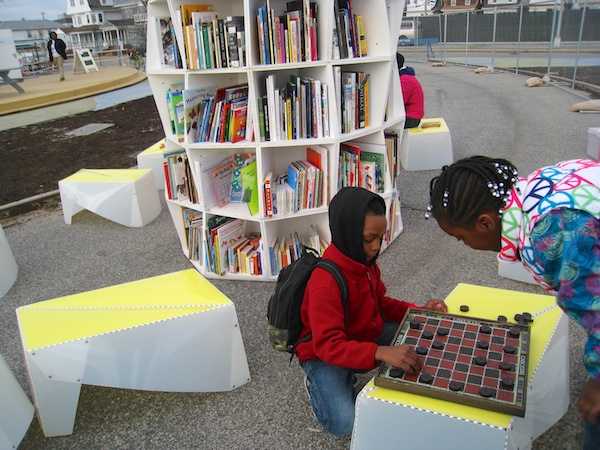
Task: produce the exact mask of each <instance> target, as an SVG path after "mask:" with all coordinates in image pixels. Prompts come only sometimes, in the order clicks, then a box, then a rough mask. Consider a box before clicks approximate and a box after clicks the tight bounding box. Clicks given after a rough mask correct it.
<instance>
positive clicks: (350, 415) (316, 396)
mask: <svg viewBox="0 0 600 450" xmlns="http://www.w3.org/2000/svg"><path fill="white" fill-rule="evenodd" d="M329 227H330V229H331V241H332V242H331V245H329V247H327V249H326V250H325V252H324V254H323V258H324V259H329V260H331V261H333V262H335V263H336V264H337V265H338V266H339V268H340V269H341V271H342V273H343V274H344V276H345V277H346V280H347V281H348V302H347V304H346V306H345V307H344V305H342V298H341V294H340V290H339V287H338V284H337V282H336V280H335V278H334V277H333V275H332V274H330V273H329V272H328V271H327V270H325V269H323V268H320V267H317V268H316V269H314V271H313V273H312V274H311V277H310V279H309V281H308V283H307V286H306V290H305V292H304V298H303V301H302V306H301V310H300V314H301V317H302V323H303V325H304V327H303V330H302V332H301V334H300V338H299V342H300V343H299V344H298V345H297V346H296V356H297V357H298V360H299V363H300V366H301V367H302V368H303V369H304V372H305V374H306V378H305V386H306V388H307V391H308V393H309V396H310V401H311V405H312V408H313V412H314V414H315V417H316V418H317V420H318V421H319V423H320V424H321V425H322V426H323V428H324V429H325V430H327V431H328V432H330V433H331V434H333V435H336V436H344V435H347V434H350V433H351V432H352V427H353V424H354V402H355V398H356V393H355V392H354V386H353V383H354V372H355V371H357V372H366V371H369V370H372V369H374V368H375V367H376V366H377V364H378V362H379V361H385V362H387V363H389V364H391V365H392V366H394V367H399V368H401V369H404V370H406V371H408V372H418V371H420V370H421V368H422V365H423V361H422V360H421V357H420V356H419V355H417V353H416V352H415V350H414V346H412V345H398V346H391V345H390V343H391V341H392V339H393V337H394V334H395V332H396V331H397V329H398V326H399V322H400V321H402V319H403V317H404V315H405V313H406V311H407V310H408V308H410V307H415V305H414V304H412V303H408V302H405V301H402V300H397V299H395V298H391V297H389V296H387V295H386V287H385V284H384V283H383V281H382V279H381V271H380V269H379V266H378V265H377V263H376V260H377V257H378V256H379V251H380V249H381V242H382V240H383V238H384V236H385V233H386V228H387V221H386V207H385V202H384V200H383V198H381V197H380V196H379V195H377V194H375V193H373V192H371V191H368V190H367V189H363V188H358V187H345V188H342V189H341V190H340V191H339V192H338V193H337V194H336V195H335V196H334V197H333V199H332V200H331V203H330V205H329ZM425 308H426V309H433V310H439V311H447V310H448V308H447V307H446V304H445V303H444V302H443V301H441V300H429V301H428V302H427V304H426V305H425ZM309 333H312V338H311V339H310V340H305V341H302V339H303V338H304V337H305V336H307V335H308V334H309Z"/></svg>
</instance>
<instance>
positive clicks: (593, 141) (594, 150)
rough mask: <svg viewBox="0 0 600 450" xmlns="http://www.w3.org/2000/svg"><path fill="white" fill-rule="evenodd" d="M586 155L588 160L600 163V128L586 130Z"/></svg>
mask: <svg viewBox="0 0 600 450" xmlns="http://www.w3.org/2000/svg"><path fill="white" fill-rule="evenodd" d="M587 154H588V156H589V157H590V158H594V159H595V160H596V161H600V128H588V147H587Z"/></svg>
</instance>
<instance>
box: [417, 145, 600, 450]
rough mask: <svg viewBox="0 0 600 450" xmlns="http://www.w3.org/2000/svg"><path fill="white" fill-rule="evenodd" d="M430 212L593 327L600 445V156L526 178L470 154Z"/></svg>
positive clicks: (591, 355)
mask: <svg viewBox="0 0 600 450" xmlns="http://www.w3.org/2000/svg"><path fill="white" fill-rule="evenodd" d="M426 217H427V218H429V217H433V218H435V219H436V221H437V223H438V225H439V226H440V228H441V229H442V230H443V231H444V232H446V233H447V234H449V235H450V236H454V237H456V238H457V239H458V240H461V241H463V242H464V243H465V244H466V245H468V246H469V247H471V248H473V249H476V250H492V251H495V252H499V254H498V258H499V259H501V260H504V261H513V262H514V261H521V263H522V264H523V265H524V266H525V268H526V269H527V270H529V271H530V272H531V273H532V274H533V277H534V279H535V280H536V281H537V283H538V284H539V285H541V286H542V287H544V288H545V289H547V290H550V291H554V292H555V293H556V296H557V297H556V301H557V304H558V305H559V306H560V307H561V308H562V310H563V311H565V313H566V314H568V316H569V317H570V318H571V319H572V320H575V321H576V322H577V323H579V324H580V325H581V326H582V327H583V328H584V329H585V331H586V332H587V335H588V340H587V342H586V345H585V351H584V357H583V363H584V365H585V368H586V370H587V372H588V374H589V378H588V380H587V382H586V384H585V387H584V389H583V392H582V394H581V397H580V399H579V403H578V406H579V411H580V413H581V418H582V419H583V421H584V432H583V441H584V450H587V449H592V448H594V449H597V448H599V447H598V445H599V444H600V420H599V417H598V416H599V413H600V162H598V161H592V160H584V159H582V160H572V161H563V162H560V163H558V164H556V165H553V166H548V167H543V168H541V169H538V170H536V171H535V172H533V173H532V174H531V175H529V176H528V177H527V178H518V174H517V169H516V168H515V167H514V165H513V164H511V163H510V162H508V161H506V160H504V159H492V158H488V157H484V156H473V157H471V158H465V159H462V160H460V161H457V162H455V163H454V164H452V165H450V166H447V167H444V169H442V173H441V174H440V175H439V176H437V177H435V178H433V179H432V180H431V184H430V204H429V206H428V207H427V213H426Z"/></svg>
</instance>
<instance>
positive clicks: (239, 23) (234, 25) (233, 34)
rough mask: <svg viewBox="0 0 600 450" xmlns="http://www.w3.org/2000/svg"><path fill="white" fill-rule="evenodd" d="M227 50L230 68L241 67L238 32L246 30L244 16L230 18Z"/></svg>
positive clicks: (227, 30)
mask: <svg viewBox="0 0 600 450" xmlns="http://www.w3.org/2000/svg"><path fill="white" fill-rule="evenodd" d="M225 25H226V33H225V34H226V48H227V61H228V66H229V67H241V66H242V65H241V63H240V53H239V50H238V36H237V33H238V31H243V29H244V17H243V16H228V17H227V19H226V21H225Z"/></svg>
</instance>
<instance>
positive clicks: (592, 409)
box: [578, 378, 600, 423]
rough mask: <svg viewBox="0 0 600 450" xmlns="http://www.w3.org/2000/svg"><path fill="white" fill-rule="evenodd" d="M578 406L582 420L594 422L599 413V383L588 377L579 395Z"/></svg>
mask: <svg viewBox="0 0 600 450" xmlns="http://www.w3.org/2000/svg"><path fill="white" fill-rule="evenodd" d="M578 406H579V413H580V414H581V419H582V420H586V419H589V421H590V422H592V423H596V421H597V420H598V414H600V383H598V382H597V381H596V380H594V379H593V378H588V380H587V382H586V383H585V386H584V387H583V392H582V393H581V397H579V403H578Z"/></svg>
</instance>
